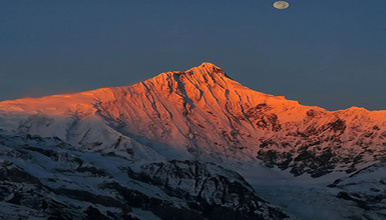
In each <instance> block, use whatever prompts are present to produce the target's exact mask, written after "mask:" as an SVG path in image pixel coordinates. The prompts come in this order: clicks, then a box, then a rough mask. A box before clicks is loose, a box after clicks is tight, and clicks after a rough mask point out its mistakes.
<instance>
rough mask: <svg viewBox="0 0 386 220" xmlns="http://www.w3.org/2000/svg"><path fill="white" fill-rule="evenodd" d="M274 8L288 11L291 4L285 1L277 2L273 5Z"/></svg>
mask: <svg viewBox="0 0 386 220" xmlns="http://www.w3.org/2000/svg"><path fill="white" fill-rule="evenodd" d="M273 7H275V8H277V9H286V8H288V7H289V4H288V2H285V1H277V2H275V3H273Z"/></svg>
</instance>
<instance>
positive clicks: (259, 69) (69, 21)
mask: <svg viewBox="0 0 386 220" xmlns="http://www.w3.org/2000/svg"><path fill="white" fill-rule="evenodd" d="M273 2H274V0H242V1H240V0H239V1H236V0H233V1H231V0H222V1H218V0H216V1H214V0H206V1H204V0H192V1H184V0H162V1H159V0H154V1H153V0H152V1H150V0H148V1H147V0H141V1H139V0H132V1H131V0H126V1H124V0H121V1H117V0H111V1H98V0H93V1H79V0H56V1H52V0H45V1H43V0H39V1H33V0H23V1H22V0H20V1H19V0H12V1H0V33H1V34H0V79H1V80H0V100H7V99H15V98H21V97H26V96H44V95H52V94H58V93H65V92H66V93H67V92H77V91H85V90H90V89H96V88H101V87H111V86H123V85H130V84H133V83H136V82H139V81H142V80H145V79H147V78H151V77H153V76H155V75H157V74H158V73H161V72H165V71H173V70H181V71H184V70H186V69H189V68H191V67H193V66H197V65H200V64H201V63H202V62H204V61H206V62H212V63H214V64H216V65H217V66H219V67H221V68H222V69H223V70H224V71H226V72H227V74H228V75H230V76H231V77H232V78H233V79H235V80H237V81H238V82H240V83H242V84H243V85H246V86H248V87H250V88H251V89H254V90H257V91H260V92H264V93H269V94H273V95H281V96H285V97H286V98H287V99H292V100H298V101H299V102H300V103H301V104H304V105H318V106H320V107H323V108H326V109H329V110H336V109H342V108H348V107H351V106H359V107H365V108H367V109H371V110H373V109H376V110H379V109H386V86H385V84H386V13H385V9H386V1H385V0H369V1H365V0H319V1H316V0H292V1H291V0H289V1H288V2H289V3H290V7H289V8H288V9H286V10H277V9H274V8H273V7H272V4H273Z"/></svg>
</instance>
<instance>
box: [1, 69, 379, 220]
mask: <svg viewBox="0 0 386 220" xmlns="http://www.w3.org/2000/svg"><path fill="white" fill-rule="evenodd" d="M0 155H1V157H0V165H1V166H0V180H1V182H0V184H1V187H0V218H8V219H12V218H15V219H28V217H29V216H33V217H36V218H38V219H39V218H41V219H55V218H56V219H57V218H61V219H71V218H77V219H82V218H83V219H95V218H98V219H181V218H185V219H289V218H293V219H384V218H386V211H385V209H384V207H385V204H384V203H385V199H386V186H385V182H386V179H385V178H386V172H385V171H386V170H385V169H386V168H385V166H384V161H386V111H368V110H366V109H363V108H357V107H352V108H349V109H345V110H339V111H333V112H331V111H326V110H325V109H322V108H319V107H315V106H303V105H300V104H299V103H298V102H296V101H291V100H286V99H285V98H284V97H281V96H273V95H268V94H264V93H260V92H256V91H253V90H251V89H249V88H247V87H244V86H242V85H241V84H240V83H238V82H236V81H234V80H232V79H231V78H230V77H229V76H228V75H227V74H225V73H224V71H223V70H221V69H220V68H218V67H217V66H215V65H213V64H211V63H203V64H201V65H200V66H198V67H194V68H192V69H190V70H187V71H185V72H179V71H174V72H166V73H161V74H159V75H158V76H156V77H154V78H152V79H149V80H146V81H144V82H140V83H137V84H135V85H131V86H123V87H115V88H102V89H96V90H92V91H87V92H81V93H75V94H63V95H54V96H48V97H42V98H24V99H18V100H9V101H4V102H0ZM269 203H270V204H269Z"/></svg>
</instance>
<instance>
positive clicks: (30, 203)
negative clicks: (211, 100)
mask: <svg viewBox="0 0 386 220" xmlns="http://www.w3.org/2000/svg"><path fill="white" fill-rule="evenodd" d="M0 143H1V144H0V157H1V158H2V159H1V160H0V218H1V219H27V218H28V217H35V218H42V219H90V220H91V219H155V218H160V219H218V218H219V217H220V216H221V219H286V218H287V216H286V215H285V214H284V213H283V212H282V211H281V210H280V209H278V208H275V207H273V206H271V205H269V204H268V203H267V202H266V201H264V200H262V199H260V198H259V197H258V196H257V195H256V194H255V192H254V190H253V189H252V188H251V187H250V186H249V185H248V183H247V182H246V181H245V180H244V179H243V178H242V177H241V176H240V175H238V174H237V173H235V172H233V171H230V170H227V169H224V168H222V167H220V166H217V165H214V164H206V163H200V162H198V161H171V162H167V161H165V162H159V163H149V164H145V165H143V166H142V168H140V170H139V171H133V170H132V168H131V166H133V164H132V162H130V161H128V160H126V159H122V158H119V157H115V156H108V155H102V154H99V153H87V152H83V151H79V150H75V148H74V147H73V146H71V145H69V144H66V143H64V142H63V141H61V140H59V139H57V138H42V137H39V136H30V135H29V136H22V137H21V136H9V135H4V136H0ZM156 169H157V170H158V172H157V171H156ZM165 180H166V182H164V181H165ZM193 182H196V183H195V185H189V184H191V183H193ZM186 184H188V185H186ZM198 190H199V191H198Z"/></svg>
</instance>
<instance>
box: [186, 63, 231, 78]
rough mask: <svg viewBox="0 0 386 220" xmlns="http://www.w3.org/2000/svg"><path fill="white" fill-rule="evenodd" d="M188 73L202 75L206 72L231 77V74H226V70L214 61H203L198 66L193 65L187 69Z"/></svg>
mask: <svg viewBox="0 0 386 220" xmlns="http://www.w3.org/2000/svg"><path fill="white" fill-rule="evenodd" d="M185 73H186V74H201V75H205V74H209V75H215V74H216V75H219V76H221V77H224V76H225V77H227V78H230V77H229V76H227V75H226V74H225V72H224V71H223V70H222V69H221V68H219V67H217V66H216V65H214V64H213V63H208V62H203V63H202V64H201V65H200V66H198V67H193V68H191V69H189V70H187V71H186V72H185Z"/></svg>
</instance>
